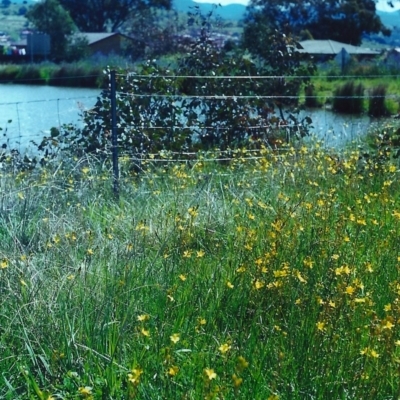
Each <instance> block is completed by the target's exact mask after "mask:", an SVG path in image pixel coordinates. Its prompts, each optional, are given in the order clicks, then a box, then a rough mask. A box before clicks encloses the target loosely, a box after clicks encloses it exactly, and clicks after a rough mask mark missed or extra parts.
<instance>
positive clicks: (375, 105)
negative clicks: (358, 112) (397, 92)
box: [368, 84, 389, 117]
mask: <svg viewBox="0 0 400 400" xmlns="http://www.w3.org/2000/svg"><path fill="white" fill-rule="evenodd" d="M386 95H387V86H386V85H382V84H381V85H377V86H375V87H373V88H372V89H371V90H370V94H369V107H368V114H369V115H371V116H373V117H383V116H387V115H389V110H388V107H387V105H386Z"/></svg>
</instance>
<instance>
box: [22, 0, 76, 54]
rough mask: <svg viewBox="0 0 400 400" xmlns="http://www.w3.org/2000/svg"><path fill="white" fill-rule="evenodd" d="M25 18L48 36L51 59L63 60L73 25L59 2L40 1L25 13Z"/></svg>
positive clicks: (51, 0)
mask: <svg viewBox="0 0 400 400" xmlns="http://www.w3.org/2000/svg"><path fill="white" fill-rule="evenodd" d="M26 18H27V19H28V21H29V22H31V23H32V24H33V25H34V26H35V28H36V29H37V30H38V31H40V32H43V33H47V34H48V35H49V36H50V42H51V58H52V59H54V60H60V59H61V60H62V59H64V58H65V52H66V49H67V47H68V37H69V36H70V35H71V34H72V33H73V32H74V30H75V25H74V22H73V20H72V19H71V17H70V15H69V13H68V12H67V11H65V10H64V8H63V7H62V6H61V5H60V3H59V1H58V0H42V1H40V2H38V3H36V4H34V5H33V6H32V7H31V8H30V9H29V11H28V12H27V13H26Z"/></svg>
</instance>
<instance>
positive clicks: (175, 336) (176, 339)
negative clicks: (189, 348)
mask: <svg viewBox="0 0 400 400" xmlns="http://www.w3.org/2000/svg"><path fill="white" fill-rule="evenodd" d="M169 338H170V339H171V342H172V343H178V342H179V340H180V339H181V338H180V335H179V333H174V334H173V335H171V336H170V337H169Z"/></svg>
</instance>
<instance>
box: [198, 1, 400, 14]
mask: <svg viewBox="0 0 400 400" xmlns="http://www.w3.org/2000/svg"><path fill="white" fill-rule="evenodd" d="M195 1H196V3H215V4H221V6H226V5H228V4H235V3H236V4H243V5H244V6H247V4H248V3H249V0H195ZM393 5H394V6H395V7H394V8H391V7H390V6H388V5H387V0H379V1H378V3H377V5H376V8H377V10H379V11H396V10H400V1H396V0H395V1H393Z"/></svg>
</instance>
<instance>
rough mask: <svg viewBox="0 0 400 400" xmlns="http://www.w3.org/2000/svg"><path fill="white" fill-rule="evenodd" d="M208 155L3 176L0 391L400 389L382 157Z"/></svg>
mask: <svg viewBox="0 0 400 400" xmlns="http://www.w3.org/2000/svg"><path fill="white" fill-rule="evenodd" d="M216 158H224V155H223V154H222V155H215V154H214V155H213V154H204V155H203V156H201V157H198V158H197V159H196V160H193V159H192V160H191V161H190V163H189V162H179V161H175V162H169V160H168V156H167V155H166V154H160V155H155V156H153V157H152V158H149V159H148V160H146V161H144V163H143V164H142V168H143V169H144V171H143V172H142V173H141V174H140V175H129V174H128V173H126V174H123V179H122V181H121V188H122V190H121V196H120V200H119V201H116V200H115V199H114V198H113V196H112V193H111V190H110V188H111V187H112V179H111V174H110V171H109V170H108V169H107V168H105V167H104V166H103V167H102V166H101V165H99V164H98V163H95V162H92V161H90V160H82V161H80V162H76V165H74V167H73V168H71V167H68V168H67V167H64V165H62V164H61V165H58V166H57V168H54V169H42V170H40V171H35V172H30V173H19V174H17V175H15V174H11V173H6V172H4V173H3V174H2V176H1V178H0V185H1V196H0V242H1V244H2V245H1V251H0V274H1V279H0V293H1V296H0V303H1V307H0V310H1V311H0V333H1V334H0V376H1V378H0V379H1V380H2V383H1V385H0V398H4V399H26V398H38V399H50V398H69V399H72V398H74V399H80V398H81V399H83V398H87V399H88V398H92V399H133V398H138V399H178V398H185V399H201V398H207V399H217V398H224V399H235V398H243V399H252V398H257V399H258V398H260V399H261V398H263V399H291V400H293V399H305V398H314V399H327V398H335V399H352V398H362V399H382V398H398V397H399V395H400V393H399V388H400V376H399V368H398V362H399V359H400V320H399V315H400V313H399V312H400V302H399V296H400V278H399V270H400V252H399V237H398V232H399V231H400V196H399V194H400V187H399V166H398V165H397V164H396V163H395V162H394V161H393V160H387V161H386V162H384V163H383V162H380V163H375V162H374V161H372V160H368V159H364V160H363V161H361V160H360V154H359V153H358V152H357V151H349V152H346V153H343V154H337V153H331V152H329V151H326V150H322V149H321V148H320V147H319V146H318V144H316V145H313V146H311V145H310V146H309V147H305V146H303V147H299V148H297V149H295V148H286V150H285V151H282V152H279V153H276V152H273V151H270V150H267V149H262V150H261V151H259V152H256V153H255V152H250V151H245V150H242V151H238V152H234V154H233V159H232V160H231V161H230V163H228V164H227V165H225V166H221V164H220V163H219V162H218V161H215V159H216ZM126 162H128V160H124V159H121V167H122V170H124V169H125V163H126Z"/></svg>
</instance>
